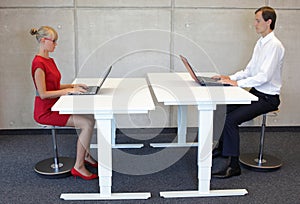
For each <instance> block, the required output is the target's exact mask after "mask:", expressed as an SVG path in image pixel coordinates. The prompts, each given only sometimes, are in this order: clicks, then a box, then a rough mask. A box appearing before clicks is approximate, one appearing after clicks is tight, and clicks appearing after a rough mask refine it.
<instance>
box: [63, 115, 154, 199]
mask: <svg viewBox="0 0 300 204" xmlns="http://www.w3.org/2000/svg"><path fill="white" fill-rule="evenodd" d="M95 119H96V123H97V142H98V174H99V187H100V193H77V194H61V197H60V198H61V199H64V200H118V199H148V198H150V197H151V194H150V193H148V192H146V193H112V192H111V186H112V123H113V115H111V114H107V115H99V116H97V117H96V116H95Z"/></svg>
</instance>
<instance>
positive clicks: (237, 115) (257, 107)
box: [219, 88, 280, 157]
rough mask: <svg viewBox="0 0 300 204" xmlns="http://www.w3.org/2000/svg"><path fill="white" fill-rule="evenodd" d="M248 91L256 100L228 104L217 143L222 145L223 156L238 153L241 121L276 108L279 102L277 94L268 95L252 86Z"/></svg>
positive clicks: (237, 154)
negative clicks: (248, 102) (243, 103)
mask: <svg viewBox="0 0 300 204" xmlns="http://www.w3.org/2000/svg"><path fill="white" fill-rule="evenodd" d="M250 93H252V94H253V95H255V96H257V97H258V98H259V99H258V101H252V103H251V104H245V105H228V106H227V111H226V119H225V124H224V129H223V131H222V134H221V137H220V139H219V145H221V146H222V147H223V150H222V154H223V155H224V156H235V157H237V156H239V155H240V136H239V125H240V124H242V123H243V122H246V121H249V120H252V119H253V118H255V117H257V116H259V115H261V114H264V113H268V112H270V111H274V110H277V109H278V106H279V104H280V99H279V95H268V94H264V93H261V92H259V91H257V90H256V89H254V88H252V89H251V90H250Z"/></svg>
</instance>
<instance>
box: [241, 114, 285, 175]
mask: <svg viewBox="0 0 300 204" xmlns="http://www.w3.org/2000/svg"><path fill="white" fill-rule="evenodd" d="M277 114H278V111H273V112H270V113H266V114H263V115H262V124H261V135H260V143H259V153H258V154H257V153H248V154H241V155H240V162H241V164H242V165H244V166H245V167H248V168H250V169H252V170H258V171H272V170H276V169H278V168H280V167H281V166H282V162H281V160H280V159H278V158H276V157H274V156H271V155H267V154H264V153H263V151H264V140H265V128H266V120H267V116H277Z"/></svg>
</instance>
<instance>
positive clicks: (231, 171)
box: [212, 166, 241, 179]
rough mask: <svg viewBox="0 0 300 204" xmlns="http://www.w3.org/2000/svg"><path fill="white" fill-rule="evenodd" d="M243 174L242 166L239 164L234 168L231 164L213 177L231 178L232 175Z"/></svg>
mask: <svg viewBox="0 0 300 204" xmlns="http://www.w3.org/2000/svg"><path fill="white" fill-rule="evenodd" d="M239 175H241V168H240V167H239V166H237V167H235V168H232V167H231V166H228V167H227V168H226V169H225V170H222V171H219V172H216V173H213V174H212V177H213V178H223V179H225V178H230V177H232V176H239Z"/></svg>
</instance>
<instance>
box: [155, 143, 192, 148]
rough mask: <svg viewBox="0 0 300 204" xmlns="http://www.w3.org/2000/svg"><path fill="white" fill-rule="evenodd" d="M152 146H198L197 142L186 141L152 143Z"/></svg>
mask: <svg viewBox="0 0 300 204" xmlns="http://www.w3.org/2000/svg"><path fill="white" fill-rule="evenodd" d="M150 146H151V147H154V148H159V147H197V146H198V143H197V142H186V143H151V144H150Z"/></svg>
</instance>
